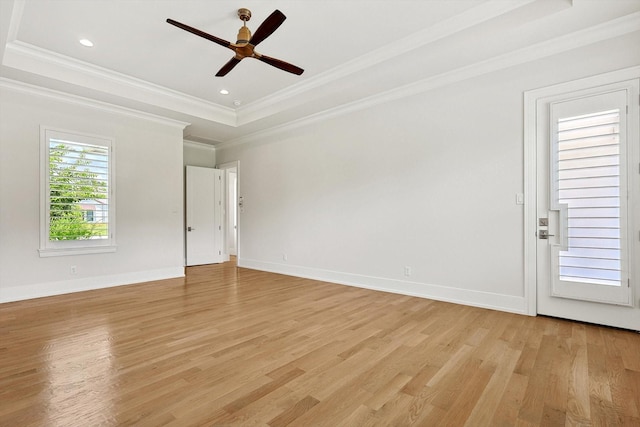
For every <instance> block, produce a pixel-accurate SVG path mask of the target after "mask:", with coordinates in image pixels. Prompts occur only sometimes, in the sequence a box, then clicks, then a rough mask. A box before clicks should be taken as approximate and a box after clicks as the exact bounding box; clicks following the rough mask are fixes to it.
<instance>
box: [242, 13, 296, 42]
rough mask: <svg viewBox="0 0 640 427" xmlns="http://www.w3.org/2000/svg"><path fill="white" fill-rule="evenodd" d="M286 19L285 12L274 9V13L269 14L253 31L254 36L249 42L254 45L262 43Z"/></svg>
mask: <svg viewBox="0 0 640 427" xmlns="http://www.w3.org/2000/svg"><path fill="white" fill-rule="evenodd" d="M285 19H287V17H286V16H284V13H282V12H280V11H279V10H278V9H276V10H274V11H273V13H272V14H271V15H269V16H268V17H267V19H265V20H264V22H262V24H260V26H259V27H258V29H257V30H256V31H255V32H254V33H253V37H251V40H249V43H251V44H252V45H254V46H257V45H258V44H260V43H261V42H262V41H264V39H266V38H267V37H269V36H270V35H271V34H273V32H274V31H275V30H277V29H278V27H279V26H280V25H282V23H283V22H284V20H285Z"/></svg>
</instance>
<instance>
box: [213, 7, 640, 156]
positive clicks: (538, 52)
mask: <svg viewBox="0 0 640 427" xmlns="http://www.w3.org/2000/svg"><path fill="white" fill-rule="evenodd" d="M637 31H640V12H635V13H632V14H629V15H626V16H623V17H621V18H617V19H613V20H611V21H608V22H605V23H603V24H600V25H596V26H593V27H590V28H587V29H583V30H579V31H576V32H573V33H570V34H566V35H564V36H560V37H557V38H554V39H551V40H547V41H545V42H541V43H537V44H535V45H532V46H529V47H526V48H522V49H518V50H515V51H513V52H509V53H506V54H502V55H498V56H495V57H493V58H490V59H487V60H484V61H480V62H476V63H474V64H470V65H467V66H464V67H460V68H457V69H455V70H451V71H447V72H445V73H442V74H439V75H436V76H433V77H429V78H426V79H423V80H420V81H417V82H414V83H410V84H407V85H404V86H400V87H398V88H394V89H391V90H388V91H385V92H381V93H378V94H375V95H372V96H369V97H367V98H362V99H359V100H357V101H353V102H349V103H346V104H343V105H340V106H338V107H335V108H330V109H327V110H324V111H321V112H318V113H315V114H312V115H309V116H306V117H302V118H300V119H297V120H293V121H290V122H288V123H286V124H283V125H277V126H274V127H271V128H269V129H266V130H261V131H258V132H254V133H252V134H249V135H245V136H242V137H239V138H235V139H232V140H229V141H227V142H224V143H222V144H218V145H216V148H218V149H224V148H229V147H233V146H237V145H242V144H246V143H250V142H255V141H260V140H264V139H265V138H267V137H270V136H275V135H278V134H280V133H283V132H286V131H290V130H294V129H297V128H300V127H303V126H308V125H310V124H313V123H317V122H321V121H324V120H328V119H331V118H334V117H338V116H342V115H345V114H349V113H353V112H356V111H360V110H364V109H367V108H371V107H374V106H376V105H380V104H384V103H387V102H391V101H396V100H399V99H402V98H406V97H410V96H414V95H416V94H418V93H423V92H428V91H430V90H433V89H437V88H440V87H443V86H447V85H450V84H453V83H457V82H460V81H463V80H467V79H471V78H474V77H479V76H481V75H484V74H487V73H490V72H495V71H499V70H503V69H506V68H510V67H513V66H516V65H520V64H524V63H527V62H531V61H535V60H538V59H542V58H545V57H549V56H553V55H556V54H560V53H563V52H566V51H569V50H572V49H577V48H580V47H584V46H588V45H591V44H594V43H597V42H600V41H604V40H608V39H612V38H616V37H620V36H624V35H626V34H630V33H633V32H637Z"/></svg>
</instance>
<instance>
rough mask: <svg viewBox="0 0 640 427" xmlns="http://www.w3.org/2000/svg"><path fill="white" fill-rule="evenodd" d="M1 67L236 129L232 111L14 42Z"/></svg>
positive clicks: (6, 51) (7, 48) (234, 114)
mask: <svg viewBox="0 0 640 427" xmlns="http://www.w3.org/2000/svg"><path fill="white" fill-rule="evenodd" d="M2 63H3V65H5V66H8V67H12V68H17V69H20V70H23V71H28V72H31V73H34V74H37V75H41V76H45V77H49V78H52V79H56V80H61V81H65V82H68V83H71V84H75V85H78V86H81V87H86V88H89V89H94V90H98V91H101V92H105V93H109V94H114V95H118V96H122V97H125V98H128V99H132V100H135V101H140V102H144V103H146V104H150V105H154V106H157V107H162V108H167V109H169V110H172V111H178V112H181V113H184V114H188V115H191V116H194V117H199V118H203V119H207V120H213V121H216V122H218V123H221V124H224V125H228V126H233V127H235V126H236V113H235V111H234V110H233V109H231V108H228V107H223V106H220V105H218V104H215V103H212V102H208V101H205V100H203V99H201V98H197V97H195V96H190V95H186V94H184V93H181V92H178V91H175V90H172V89H168V88H166V87H163V86H160V85H156V84H153V83H149V82H146V81H144V80H140V79H137V78H135V77H131V76H128V75H125V74H122V73H118V72H115V71H112V70H109V69H106V68H103V67H99V66H96V65H93V64H89V63H87V62H83V61H79V60H77V59H73V58H70V57H68V56H65V55H61V54H57V53H54V52H51V51H49V50H46V49H42V48H39V47H37V46H33V45H31V44H28V43H24V42H22V41H19V40H13V41H10V42H9V43H7V45H6V47H5V53H4V57H3V61H2Z"/></svg>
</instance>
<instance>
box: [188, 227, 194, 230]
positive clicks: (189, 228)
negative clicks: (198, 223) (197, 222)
mask: <svg viewBox="0 0 640 427" xmlns="http://www.w3.org/2000/svg"><path fill="white" fill-rule="evenodd" d="M193 230H195V228H191V227H187V231H193Z"/></svg>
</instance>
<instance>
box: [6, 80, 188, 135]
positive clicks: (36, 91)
mask: <svg viewBox="0 0 640 427" xmlns="http://www.w3.org/2000/svg"><path fill="white" fill-rule="evenodd" d="M0 88H3V89H7V90H12V91H14V92H21V93H27V94H30V95H36V96H42V97H45V98H49V99H54V100H56V101H61V102H65V103H67V104H74V105H80V106H83V107H88V108H92V109H95V110H99V111H104V112H107V113H115V114H119V115H124V116H127V117H133V118H136V119H142V120H147V121H151V122H154V123H160V124H163V125H168V126H172V127H177V128H180V129H184V128H186V127H187V126H189V125H190V123H187V122H183V121H179V120H174V119H170V118H168V117H163V116H158V115H156V114H151V113H146V112H143V111H139V110H134V109H132V108H126V107H121V106H119V105H114V104H109V103H107V102H102V101H96V100H94V99H90V98H85V97H82V96H78V95H71V94H69V93H66V92H60V91H57V90H53V89H46V88H43V87H41V86H35V85H31V84H28V83H23V82H19V81H16V80H11V79H7V78H6V77H0Z"/></svg>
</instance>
